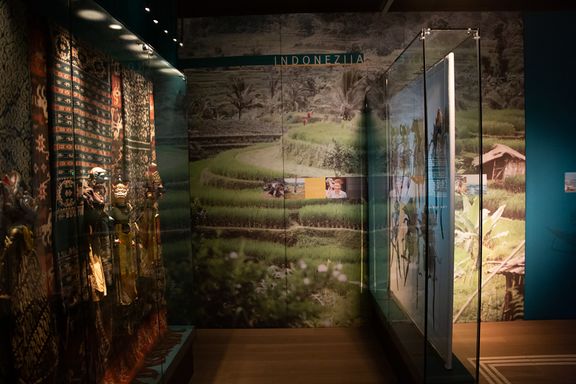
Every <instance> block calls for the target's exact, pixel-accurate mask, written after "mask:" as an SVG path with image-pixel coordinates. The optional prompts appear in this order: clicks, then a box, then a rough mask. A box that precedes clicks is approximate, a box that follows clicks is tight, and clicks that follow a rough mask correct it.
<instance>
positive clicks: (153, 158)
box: [148, 83, 156, 163]
mask: <svg viewBox="0 0 576 384" xmlns="http://www.w3.org/2000/svg"><path fill="white" fill-rule="evenodd" d="M148 92H149V94H150V149H151V150H152V154H151V156H150V161H152V162H154V163H156V126H155V125H156V121H155V119H156V118H155V116H154V90H153V88H152V83H149V87H148Z"/></svg>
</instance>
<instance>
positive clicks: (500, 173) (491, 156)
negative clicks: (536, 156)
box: [472, 144, 526, 180]
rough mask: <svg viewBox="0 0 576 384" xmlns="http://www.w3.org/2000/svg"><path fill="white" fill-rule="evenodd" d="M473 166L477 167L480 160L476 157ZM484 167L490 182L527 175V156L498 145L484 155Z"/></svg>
mask: <svg viewBox="0 0 576 384" xmlns="http://www.w3.org/2000/svg"><path fill="white" fill-rule="evenodd" d="M472 164H473V165H474V166H476V167H477V166H478V165H479V164H480V161H479V158H478V157H476V158H475V159H474V161H473V162H472ZM482 166H483V168H484V170H483V173H485V174H486V175H488V179H489V180H504V179H505V178H506V177H508V176H517V175H524V174H525V173H526V156H524V155H523V154H521V153H520V152H518V151H515V150H514V149H512V148H510V147H509V146H507V145H504V144H496V145H495V146H494V148H492V149H491V150H490V151H488V152H486V153H485V154H483V155H482Z"/></svg>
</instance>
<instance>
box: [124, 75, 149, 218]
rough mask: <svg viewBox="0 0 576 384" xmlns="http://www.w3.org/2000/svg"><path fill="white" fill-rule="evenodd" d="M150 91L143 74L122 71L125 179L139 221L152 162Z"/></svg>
mask: <svg viewBox="0 0 576 384" xmlns="http://www.w3.org/2000/svg"><path fill="white" fill-rule="evenodd" d="M149 87H150V85H149V84H148V82H147V81H146V79H145V78H144V77H143V76H142V75H140V74H139V73H137V72H135V71H133V70H129V69H123V70H122V97H123V105H124V155H125V159H124V164H125V172H126V174H125V177H126V179H127V180H128V181H129V182H130V194H129V196H128V201H130V203H131V204H132V206H133V207H134V214H135V215H136V217H138V216H139V213H140V210H141V209H142V208H143V207H144V205H145V197H146V172H147V170H148V164H149V163H150V158H151V150H150V96H149V91H148V90H149Z"/></svg>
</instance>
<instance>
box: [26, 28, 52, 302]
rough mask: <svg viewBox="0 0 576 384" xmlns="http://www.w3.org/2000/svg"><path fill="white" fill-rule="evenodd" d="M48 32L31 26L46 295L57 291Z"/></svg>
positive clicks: (35, 187) (35, 182) (39, 242)
mask: <svg viewBox="0 0 576 384" xmlns="http://www.w3.org/2000/svg"><path fill="white" fill-rule="evenodd" d="M46 52H47V50H46V41H45V31H44V30H43V29H41V27H39V26H38V24H32V23H30V73H31V82H32V133H33V135H34V144H35V145H34V152H33V164H34V165H33V167H32V170H33V175H32V192H33V195H34V197H35V198H36V202H37V203H38V215H37V217H36V224H35V229H36V234H35V235H36V236H35V242H36V245H35V249H36V253H37V255H38V259H39V262H40V266H41V268H42V273H43V277H44V279H45V286H46V292H47V294H48V295H51V294H52V293H53V292H54V261H53V254H52V203H51V202H52V193H51V189H50V181H51V178H50V153H49V148H48V146H49V144H48V136H49V131H48V100H47V97H46V87H47V69H46Z"/></svg>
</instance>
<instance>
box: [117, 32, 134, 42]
mask: <svg viewBox="0 0 576 384" xmlns="http://www.w3.org/2000/svg"><path fill="white" fill-rule="evenodd" d="M118 37H119V38H120V39H122V40H126V41H136V40H138V37H137V36H136V35H133V34H131V33H126V34H124V35H120V36H118Z"/></svg>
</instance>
